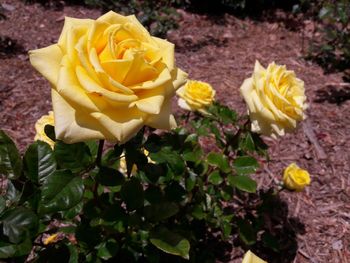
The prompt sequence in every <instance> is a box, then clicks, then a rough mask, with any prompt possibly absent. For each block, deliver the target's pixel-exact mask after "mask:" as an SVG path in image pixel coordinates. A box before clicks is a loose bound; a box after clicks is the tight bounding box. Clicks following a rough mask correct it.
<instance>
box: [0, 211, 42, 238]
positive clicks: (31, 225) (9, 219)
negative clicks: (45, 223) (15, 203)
mask: <svg viewBox="0 0 350 263" xmlns="http://www.w3.org/2000/svg"><path fill="white" fill-rule="evenodd" d="M1 221H2V230H3V234H4V235H5V236H7V237H8V238H9V240H10V242H12V243H16V244H17V243H20V242H21V241H23V240H25V239H26V238H28V237H32V236H34V235H35V234H36V232H37V230H38V227H39V219H38V217H37V215H36V214H35V213H34V212H33V211H31V210H29V209H27V208H24V207H16V208H14V209H11V210H8V211H7V212H6V213H5V214H4V215H3V216H2V217H1Z"/></svg>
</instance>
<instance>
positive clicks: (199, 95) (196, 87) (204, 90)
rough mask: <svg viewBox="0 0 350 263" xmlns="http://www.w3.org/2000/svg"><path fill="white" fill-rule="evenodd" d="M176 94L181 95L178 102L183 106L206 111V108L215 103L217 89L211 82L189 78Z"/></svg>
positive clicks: (188, 108)
mask: <svg viewBox="0 0 350 263" xmlns="http://www.w3.org/2000/svg"><path fill="white" fill-rule="evenodd" d="M176 94H177V95H178V96H179V97H180V98H179V100H178V104H179V106H180V107H181V108H183V109H185V110H190V111H199V112H202V113H206V110H205V109H206V108H207V107H208V106H209V105H210V104H212V103H213V100H214V97H215V90H214V89H213V87H212V86H211V85H210V84H209V83H205V82H202V81H196V80H189V81H187V83H186V84H185V85H184V86H182V87H181V88H180V89H178V90H177V91H176Z"/></svg>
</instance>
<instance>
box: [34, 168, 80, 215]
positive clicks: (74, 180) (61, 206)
mask: <svg viewBox="0 0 350 263" xmlns="http://www.w3.org/2000/svg"><path fill="white" fill-rule="evenodd" d="M83 192H84V184H83V180H82V178H81V177H79V176H74V175H73V174H72V172H71V171H69V170H57V171H55V172H54V173H52V174H50V175H49V176H48V177H47V179H46V181H45V183H44V184H43V185H42V187H41V193H42V195H41V202H40V205H39V211H40V212H41V214H45V213H55V212H58V211H63V210H68V209H70V208H72V207H74V206H75V205H77V204H78V203H79V202H80V200H81V199H82V197H83Z"/></svg>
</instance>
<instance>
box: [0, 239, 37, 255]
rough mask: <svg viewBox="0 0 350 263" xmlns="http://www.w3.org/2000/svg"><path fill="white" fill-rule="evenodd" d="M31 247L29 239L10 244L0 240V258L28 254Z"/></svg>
mask: <svg viewBox="0 0 350 263" xmlns="http://www.w3.org/2000/svg"><path fill="white" fill-rule="evenodd" d="M31 249H32V242H31V241H30V239H26V240H24V241H23V242H22V243H19V244H11V243H5V242H2V241H0V258H14V257H21V256H25V255H28V254H29V252H30V251H31Z"/></svg>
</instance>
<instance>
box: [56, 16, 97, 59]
mask: <svg viewBox="0 0 350 263" xmlns="http://www.w3.org/2000/svg"><path fill="white" fill-rule="evenodd" d="M93 23H94V20H92V19H79V18H73V17H65V19H64V25H63V29H62V32H61V35H60V37H59V39H58V43H57V44H58V45H59V46H60V48H61V49H62V51H63V53H64V54H66V52H67V47H68V46H67V45H68V43H69V42H70V41H72V39H71V40H70V41H68V34H70V33H69V31H71V30H72V28H80V29H84V30H87V29H88V27H89V26H91V25H92V24H93ZM81 33H82V32H81ZM70 37H72V35H71V36H70ZM77 37H80V35H79V36H77ZM72 47H74V45H73V46H72Z"/></svg>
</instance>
